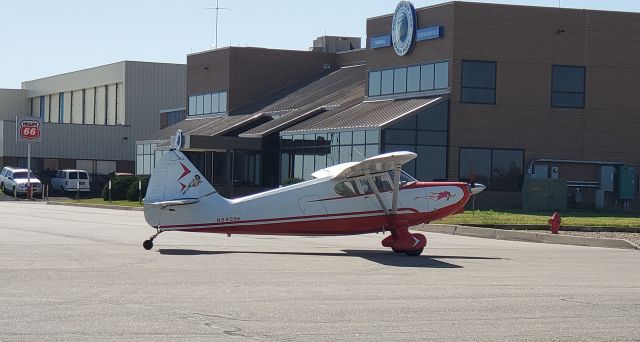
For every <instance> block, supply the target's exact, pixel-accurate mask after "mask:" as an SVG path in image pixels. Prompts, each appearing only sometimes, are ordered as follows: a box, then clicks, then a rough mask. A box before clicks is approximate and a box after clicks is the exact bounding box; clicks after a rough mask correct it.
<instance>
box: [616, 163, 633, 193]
mask: <svg viewBox="0 0 640 342" xmlns="http://www.w3.org/2000/svg"><path fill="white" fill-rule="evenodd" d="M616 176H617V177H616V191H617V193H618V199H621V200H631V199H634V198H635V194H636V170H635V169H634V168H633V167H631V166H629V165H622V166H619V167H618V170H617V173H616Z"/></svg>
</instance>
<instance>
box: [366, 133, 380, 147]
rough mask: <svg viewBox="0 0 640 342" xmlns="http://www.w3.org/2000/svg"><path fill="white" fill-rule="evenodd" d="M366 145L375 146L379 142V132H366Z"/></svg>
mask: <svg viewBox="0 0 640 342" xmlns="http://www.w3.org/2000/svg"><path fill="white" fill-rule="evenodd" d="M366 132H367V133H366V143H367V144H377V143H379V142H380V131H377V130H376V131H366Z"/></svg>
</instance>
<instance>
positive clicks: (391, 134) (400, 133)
mask: <svg viewBox="0 0 640 342" xmlns="http://www.w3.org/2000/svg"><path fill="white" fill-rule="evenodd" d="M384 141H385V143H387V144H392V145H400V144H411V145H415V144H416V131H410V130H399V129H398V130H396V129H388V130H386V131H385V138H384Z"/></svg>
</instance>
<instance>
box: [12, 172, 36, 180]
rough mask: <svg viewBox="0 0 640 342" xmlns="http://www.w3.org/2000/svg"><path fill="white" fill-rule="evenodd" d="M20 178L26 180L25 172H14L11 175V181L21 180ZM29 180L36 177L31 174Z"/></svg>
mask: <svg viewBox="0 0 640 342" xmlns="http://www.w3.org/2000/svg"><path fill="white" fill-rule="evenodd" d="M22 178H25V179H26V178H27V173H26V172H14V173H13V179H22ZM31 178H36V175H35V174H34V173H33V172H32V173H31Z"/></svg>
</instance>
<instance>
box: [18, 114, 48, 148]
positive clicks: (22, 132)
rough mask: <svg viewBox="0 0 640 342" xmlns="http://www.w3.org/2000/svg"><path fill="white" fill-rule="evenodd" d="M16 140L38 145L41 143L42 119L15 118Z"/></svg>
mask: <svg viewBox="0 0 640 342" xmlns="http://www.w3.org/2000/svg"><path fill="white" fill-rule="evenodd" d="M16 140H17V141H18V142H28V143H39V142H41V141H42V119H41V118H35V117H31V116H26V117H17V118H16Z"/></svg>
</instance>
